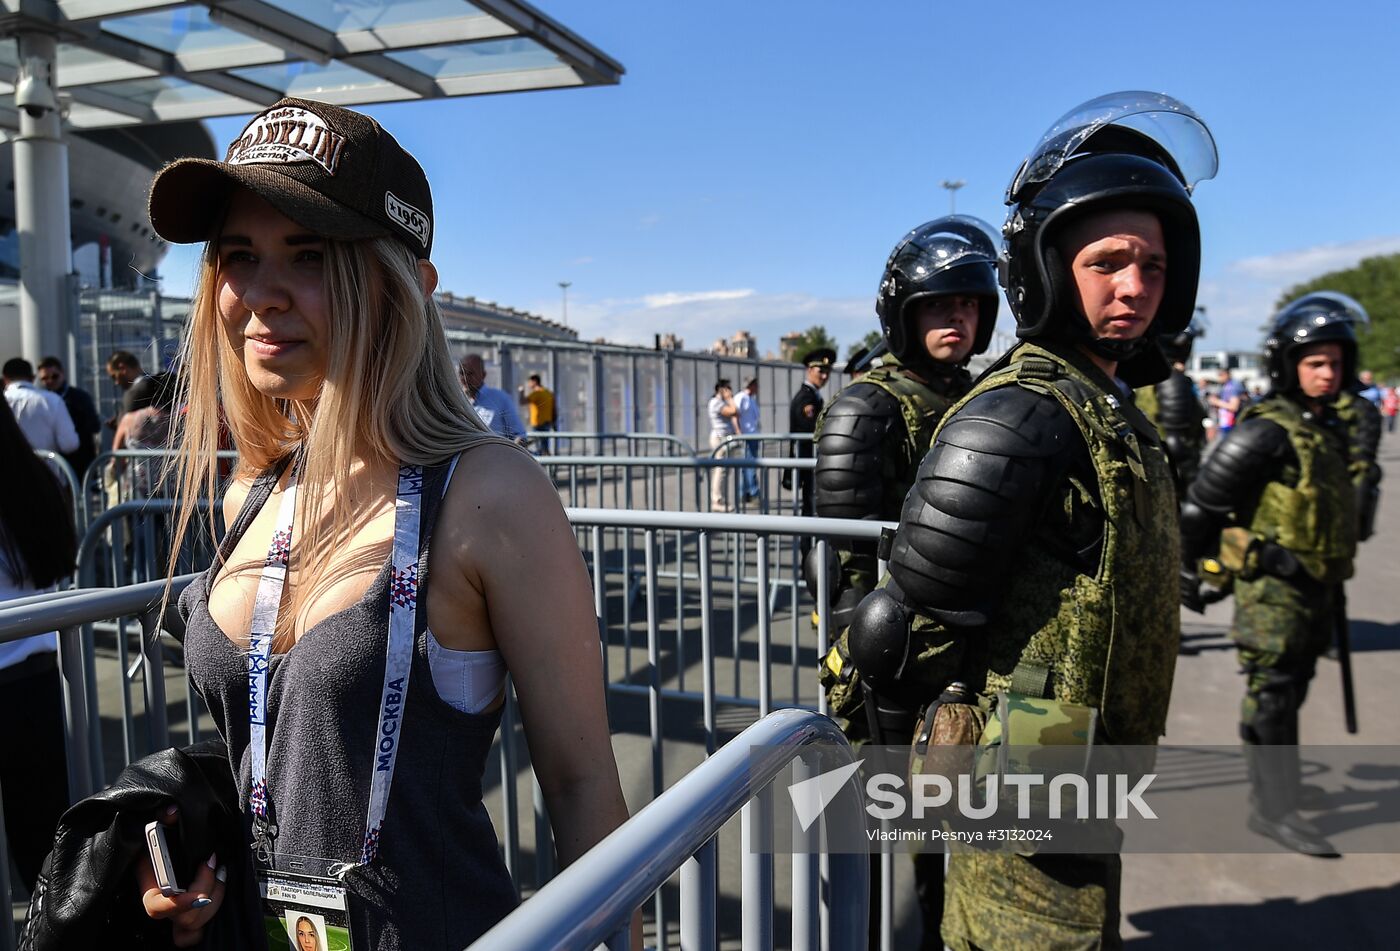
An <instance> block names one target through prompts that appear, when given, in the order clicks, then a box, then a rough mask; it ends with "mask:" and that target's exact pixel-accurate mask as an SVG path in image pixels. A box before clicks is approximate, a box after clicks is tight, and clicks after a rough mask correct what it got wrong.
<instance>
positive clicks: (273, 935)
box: [248, 459, 456, 949]
mask: <svg viewBox="0 0 1400 951" xmlns="http://www.w3.org/2000/svg"><path fill="white" fill-rule="evenodd" d="M455 466H456V460H455V459H454V460H453V463H452V466H451V467H450V468H449V469H448V472H447V479H446V480H445V481H444V483H443V485H444V486H446V485H447V484H449V483H450V482H451V478H452V468H455ZM296 476H297V473H296V468H295V467H293V469H292V472H291V474H290V475H289V476H288V477H287V487H286V489H285V491H284V492H283V493H282V502H281V505H280V506H279V507H278V510H277V525H276V528H275V529H274V531H273V534H272V544H271V545H270V546H269V547H268V551H267V558H266V560H265V561H264V563H263V570H262V576H261V578H260V579H259V580H258V591H257V597H256V600H255V602H254V606H253V622H252V631H251V633H250V634H249V637H248V722H249V727H250V730H249V733H250V736H249V742H250V745H251V754H252V770H251V777H250V779H251V789H250V791H249V795H248V805H249V810H250V812H251V813H252V820H253V857H254V862H255V864H256V866H257V875H258V883H259V887H260V891H261V894H262V905H263V920H264V925H265V926H266V929H267V934H268V939H269V941H270V942H271V947H274V948H276V947H285V946H290V947H292V948H297V947H301V946H302V945H300V944H298V942H297V939H298V932H299V931H300V932H303V935H302V936H303V937H305V938H308V939H309V937H310V935H311V933H312V932H314V933H315V936H316V937H317V938H318V939H319V940H320V943H319V945H316V946H319V947H321V948H330V947H336V948H347V949H348V948H350V947H351V942H350V924H349V915H348V897H347V892H346V888H345V885H344V883H343V878H344V876H345V874H346V873H347V872H349V871H350V870H351V869H353V868H355V867H357V866H360V865H365V864H368V863H369V862H372V861H373V860H374V858H375V856H376V855H377V853H378V851H379V834H380V829H381V827H382V826H383V823H384V812H385V807H386V806H387V804H388V801H389V788H390V785H391V784H392V783H393V779H394V765H395V762H396V761H397V758H398V751H399V749H398V747H399V743H398V741H399V724H400V720H401V717H402V713H403V705H404V699H405V697H406V695H407V691H408V677H409V673H410V671H411V670H412V667H413V642H414V633H415V630H416V628H415V623H416V616H417V610H418V539H419V527H420V519H421V516H422V495H423V467H422V466H400V467H399V482H398V495H397V498H396V500H395V503H394V548H393V554H392V556H391V558H392V564H391V571H392V576H391V579H390V590H389V617H388V636H387V642H388V646H387V650H386V652H385V661H384V686H383V689H382V691H381V692H380V697H379V723H378V728H377V729H376V730H375V733H374V736H375V746H374V750H373V755H372V756H371V758H370V762H371V763H372V764H374V768H373V770H372V772H371V774H370V775H371V780H370V793H369V810H368V815H367V816H366V817H365V831H364V837H363V839H362V842H361V846H360V856H359V860H358V861H356V862H346V861H344V860H343V859H332V858H324V857H312V856H293V855H286V854H282V853H279V852H278V851H277V847H276V843H277V834H278V830H277V826H276V824H275V823H274V822H272V821H271V820H270V819H269V818H268V784H267V675H268V667H269V665H270V662H271V653H272V641H273V637H274V635H275V632H276V631H277V618H278V612H279V609H280V605H281V602H282V589H283V586H284V584H285V582H286V579H287V563H288V558H289V556H290V554H291V549H292V518H293V515H294V513H295V511H296V495H297V486H296ZM307 943H308V944H309V943H310V942H309V940H308V942H307Z"/></svg>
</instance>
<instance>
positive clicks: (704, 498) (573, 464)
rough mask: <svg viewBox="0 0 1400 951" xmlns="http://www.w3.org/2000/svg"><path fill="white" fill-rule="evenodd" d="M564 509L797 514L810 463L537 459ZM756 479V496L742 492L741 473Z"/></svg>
mask: <svg viewBox="0 0 1400 951" xmlns="http://www.w3.org/2000/svg"><path fill="white" fill-rule="evenodd" d="M539 463H540V465H542V466H544V469H545V471H546V472H548V473H549V477H550V478H551V479H552V480H553V481H554V485H555V487H556V488H558V490H559V493H560V497H561V498H562V499H563V501H564V504H565V505H570V506H586V507H590V508H600V507H604V506H606V507H609V508H618V509H628V510H633V509H650V510H656V511H682V512H691V511H693V512H714V511H736V512H751V513H754V514H775V513H783V512H796V511H798V509H799V500H798V496H797V493H798V480H797V479H794V478H791V475H792V474H793V473H797V472H807V471H811V470H812V469H814V468H815V467H816V461H815V460H813V459H785V458H784V459H778V458H766V459H765V458H759V457H746V456H741V455H736V456H733V457H731V458H714V457H704V456H701V457H698V458H670V457H664V458H663V457H652V458H647V457H641V458H638V457H635V456H631V457H626V456H624V457H617V456H541V457H540V459H539ZM744 471H751V472H754V473H756V474H757V480H756V481H757V492H756V493H754V494H752V495H750V494H747V493H745V492H743V491H742V490H743V484H742V482H743V480H742V479H741V473H743V472H744Z"/></svg>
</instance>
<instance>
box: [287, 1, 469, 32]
mask: <svg viewBox="0 0 1400 951" xmlns="http://www.w3.org/2000/svg"><path fill="white" fill-rule="evenodd" d="M277 5H278V6H279V7H280V8H281V9H283V10H286V11H287V12H288V13H290V14H292V15H294V16H297V17H300V18H301V19H303V20H306V21H307V22H308V23H314V24H316V25H317V26H319V27H321V28H322V29H326V30H330V31H331V32H332V33H350V32H355V31H359V30H371V31H372V30H375V29H382V28H386V27H395V26H409V25H413V26H418V25H423V26H427V25H428V24H430V23H432V22H433V21H438V20H456V19H461V18H463V17H474V16H480V17H484V16H486V15H485V14H484V13H482V12H481V11H480V10H478V9H477V8H476V7H474V6H473V5H472V4H470V3H467V2H465V0H395V2H393V3H386V2H384V0H280V2H279V3H278V4H277Z"/></svg>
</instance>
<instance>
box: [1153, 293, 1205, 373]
mask: <svg viewBox="0 0 1400 951" xmlns="http://www.w3.org/2000/svg"><path fill="white" fill-rule="evenodd" d="M1201 311H1202V308H1200V307H1197V308H1196V312H1195V313H1194V314H1192V315H1191V323H1189V324H1187V325H1186V329H1185V330H1183V331H1181V332H1180V333H1176V334H1171V335H1169V336H1159V337H1158V338H1157V349H1159V350H1161V351H1162V356H1164V357H1166V358H1167V362H1168V363H1185V362H1186V361H1187V360H1190V359H1191V348H1192V347H1193V346H1195V344H1196V341H1197V340H1198V339H1200V338H1201V337H1204V336H1205V335H1206V328H1207V327H1208V326H1209V324H1207V322H1206V318H1205V314H1203V313H1202V312H1201Z"/></svg>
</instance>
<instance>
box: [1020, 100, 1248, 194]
mask: <svg viewBox="0 0 1400 951" xmlns="http://www.w3.org/2000/svg"><path fill="white" fill-rule="evenodd" d="M1143 139H1147V140H1148V141H1147V142H1143V141H1142V140H1143ZM1088 152H1135V153H1138V154H1144V153H1147V154H1150V153H1152V152H1156V153H1158V154H1157V155H1154V156H1152V157H1154V158H1160V159H1165V160H1166V162H1165V163H1164V164H1168V165H1169V166H1170V167H1172V170H1173V171H1174V172H1175V173H1176V174H1177V175H1179V176H1180V177H1181V180H1182V182H1183V183H1184V184H1185V186H1186V190H1187V191H1188V192H1190V191H1191V189H1192V188H1194V187H1195V186H1196V184H1197V183H1198V182H1202V181H1205V180H1207V179H1210V178H1214V177H1215V173H1216V170H1217V169H1218V168H1219V164H1220V161H1219V155H1218V153H1217V152H1216V149H1215V139H1214V137H1212V136H1211V134H1210V129H1209V128H1207V127H1206V124H1205V121H1204V120H1203V119H1202V118H1201V117H1200V116H1198V115H1197V114H1196V113H1195V111H1194V110H1193V109H1192V108H1191V107H1190V106H1188V105H1186V104H1185V103H1184V102H1182V101H1181V100H1179V99H1174V98H1172V97H1171V96H1168V95H1165V94H1163V93H1157V92H1144V91H1141V90H1130V91H1125V92H1115V93H1109V94H1108V95H1106V96H1098V97H1097V98H1094V99H1090V100H1089V101H1088V102H1086V103H1083V104H1081V105H1078V106H1075V107H1074V108H1073V109H1071V110H1070V111H1069V112H1067V113H1065V114H1064V115H1063V116H1061V117H1060V118H1059V119H1058V120H1056V122H1055V124H1054V125H1052V126H1051V127H1050V128H1049V129H1048V130H1047V131H1046V132H1045V134H1044V135H1042V136H1041V137H1040V141H1039V142H1037V143H1036V146H1035V148H1034V149H1033V150H1032V151H1031V154H1030V157H1029V158H1027V159H1026V160H1025V161H1024V162H1022V163H1021V167H1020V169H1019V170H1018V171H1017V172H1016V175H1015V177H1014V178H1012V180H1011V184H1010V185H1009V186H1008V187H1007V189H1006V203H1007V204H1008V205H1009V204H1012V203H1013V202H1015V201H1017V200H1019V196H1020V194H1021V192H1022V191H1023V190H1024V189H1025V188H1026V187H1027V186H1030V185H1034V184H1037V183H1040V182H1044V181H1047V180H1048V179H1049V178H1050V177H1051V176H1052V175H1054V174H1055V173H1056V172H1057V171H1059V170H1060V168H1061V167H1063V166H1064V164H1065V162H1067V161H1069V160H1070V159H1071V158H1073V157H1074V156H1076V155H1080V154H1084V153H1088Z"/></svg>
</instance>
